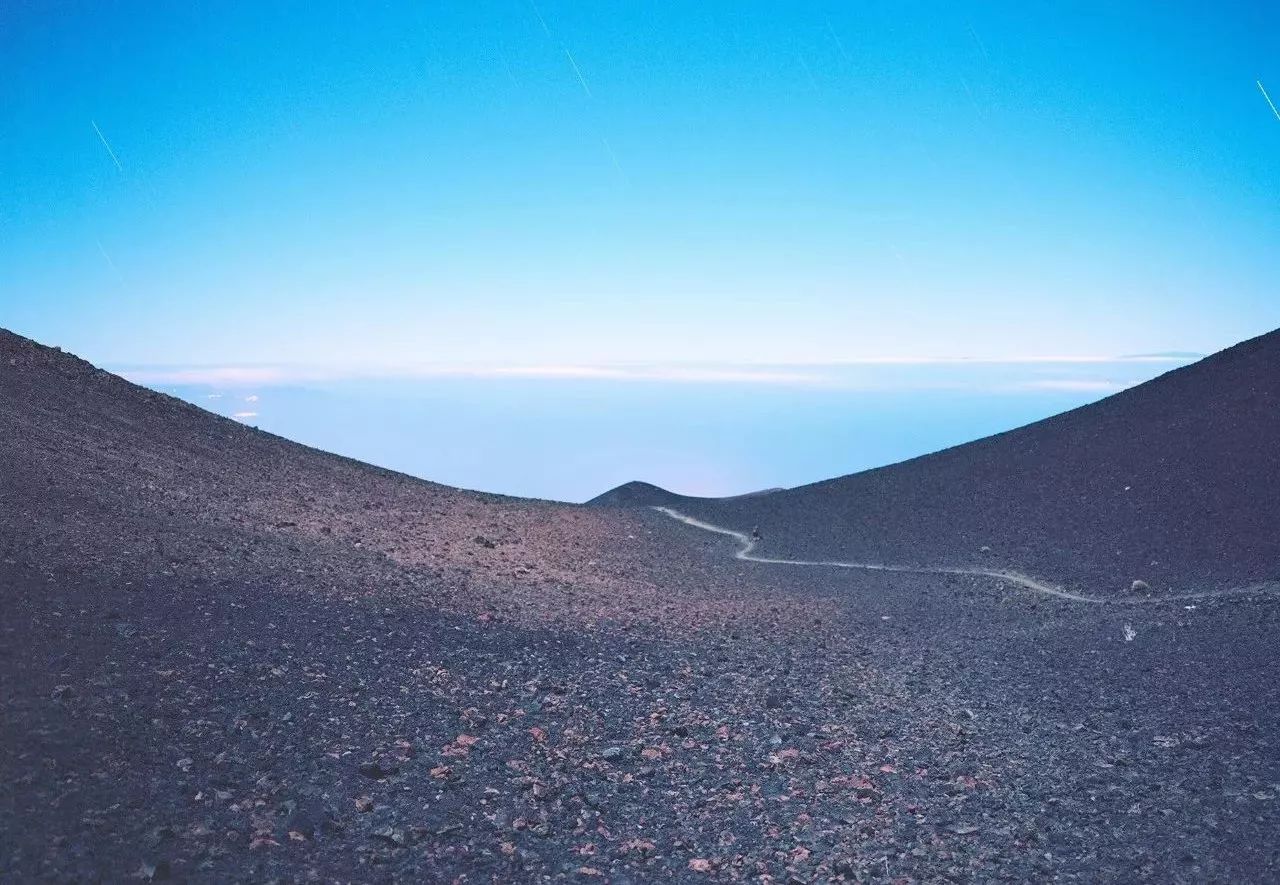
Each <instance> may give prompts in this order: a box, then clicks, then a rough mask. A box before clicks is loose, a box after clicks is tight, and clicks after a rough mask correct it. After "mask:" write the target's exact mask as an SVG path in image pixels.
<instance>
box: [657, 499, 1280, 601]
mask: <svg viewBox="0 0 1280 885" xmlns="http://www.w3.org/2000/svg"><path fill="white" fill-rule="evenodd" d="M650 509H652V510H656V511H658V512H659V513H662V514H664V515H666V516H669V517H671V518H672V519H674V520H677V521H678V522H682V523H684V524H685V525H689V526H693V527H694V528H696V529H701V530H702V531H704V532H712V533H714V534H717V535H725V536H727V537H730V538H733V539H734V540H736V541H737V542H738V544H739V545H740V546H739V548H738V552H737V553H735V554H734V558H736V559H742V560H745V561H747V562H760V563H765V564H767V565H798V566H811V567H812V566H817V567H823V568H844V569H862V570H864V571H873V572H908V573H912V574H919V575H966V576H970V577H972V576H975V575H976V576H980V577H984V578H995V579H996V580H999V581H1007V582H1008V583H1010V584H1016V585H1018V586H1019V587H1025V588H1026V589H1028V590H1032V591H1034V592H1036V593H1042V594H1044V595H1045V596H1056V597H1057V598H1059V599H1067V600H1070V601H1071V602H1088V603H1093V604H1095V605H1151V604H1157V603H1162V602H1187V601H1191V600H1196V599H1211V598H1215V597H1219V596H1246V595H1256V594H1267V595H1271V594H1274V593H1276V591H1277V590H1280V584H1275V583H1268V584H1254V585H1251V586H1248V587H1238V588H1234V589H1230V590H1217V591H1207V592H1204V593H1183V594H1179V595H1176V596H1158V597H1151V598H1145V599H1134V598H1125V597H1120V598H1117V599H1107V598H1104V597H1100V596H1085V595H1083V594H1080V593H1073V592H1071V591H1070V590H1065V589H1063V588H1062V587H1057V586H1054V585H1052V584H1046V583H1045V582H1044V581H1040V580H1037V579H1036V578H1033V577H1031V576H1030V575H1024V574H1022V573H1020V572H1012V571H997V570H993V569H981V568H961V567H952V568H949V567H944V566H914V565H885V564H883V563H872V562H848V561H844V560H838V559H775V558H773V557H768V556H756V555H755V553H754V552H753V551H754V550H755V548H756V540H755V539H754V538H752V537H751V536H750V535H748V534H746V533H744V532H739V531H736V530H734V529H729V528H725V527H724V526H719V525H715V524H713V523H709V522H703V521H702V520H700V519H697V518H695V517H692V516H689V515H688V514H687V513H681V512H680V511H679V510H676V509H675V508H673V507H661V506H653V507H651V508H650Z"/></svg>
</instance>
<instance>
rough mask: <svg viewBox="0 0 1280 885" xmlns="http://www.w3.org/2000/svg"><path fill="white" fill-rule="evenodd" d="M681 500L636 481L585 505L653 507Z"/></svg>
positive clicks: (614, 489)
mask: <svg viewBox="0 0 1280 885" xmlns="http://www.w3.org/2000/svg"><path fill="white" fill-rule="evenodd" d="M681 500H684V499H683V497H682V496H681V495H677V494H676V493H675V492H668V491H667V490H666V489H664V488H662V487H660V486H655V485H653V484H652V483H648V482H641V481H640V480H638V479H637V480H632V481H631V482H626V483H623V484H622V485H620V486H617V487H616V488H612V489H609V491H607V492H605V493H604V494H601V495H596V496H595V497H594V498H592V499H591V500H590V501H587V502H586V504H587V506H589V507H653V506H656V505H659V504H671V503H673V502H676V501H681Z"/></svg>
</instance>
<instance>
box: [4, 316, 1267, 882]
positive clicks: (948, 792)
mask: <svg viewBox="0 0 1280 885" xmlns="http://www.w3.org/2000/svg"><path fill="white" fill-rule="evenodd" d="M778 494H779V495H781V494H784V493H778ZM772 497H775V496H766V498H772ZM761 500H763V499H761ZM732 552H733V545H732V544H731V543H729V542H728V541H727V540H726V539H724V538H722V537H717V536H714V535H710V534H708V533H706V532H701V531H698V530H695V529H691V528H689V527H687V526H684V525H681V524H678V523H676V522H675V521H673V520H671V519H668V518H666V517H664V516H662V515H660V514H657V513H655V512H653V511H651V510H647V509H645V508H634V509H630V510H628V509H623V508H616V507H614V508H609V507H603V508H580V507H569V506H557V505H551V504H546V503H541V502H529V501H516V500H511V499H505V498H498V497H495V496H488V495H477V494H472V493H469V492H463V491H459V490H456V489H449V488H445V487H442V486H438V485H433V484H430V483H424V482H420V481H418V480H414V479H411V478H409V477H405V476H400V475H396V474H392V473H388V472H386V471H382V470H377V469H374V468H371V467H368V466H366V465H361V464H357V463H354V462H351V461H348V460H345V459H341V458H335V457H332V456H329V455H325V454H323V453H320V452H316V451H313V450H310V449H306V448H303V447H301V446H297V445H293V444H291V443H288V442H286V441H284V440H281V439H278V438H275V437H272V436H270V435H268V434H264V433H260V432H257V431H255V430H252V429H250V428H246V427H242V426H239V425H237V424H234V423H232V422H229V421H225V420H222V419H220V418H216V417H215V416H212V415H209V414H208V413H205V412H203V411H201V410H199V409H196V408H193V407H191V406H188V405H185V404H183V403H179V402H177V401H175V400H172V399H169V398H168V397H163V396H159V395H156V394H153V393H149V392H147V391H144V390H141V389H140V388H137V387H134V386H133V385H130V384H127V383H125V382H124V381H122V380H121V379H119V378H115V377H113V376H110V375H108V374H106V373H103V372H100V371H98V370H96V369H94V368H93V367H92V366H89V365H88V364H86V363H84V362H81V361H79V360H77V359H75V358H73V357H70V356H68V355H66V354H62V353H59V352H56V351H53V350H50V349H48V348H43V347H40V346H38V345H35V344H33V343H31V342H29V341H26V340H24V339H20V338H17V337H15V336H12V335H8V334H7V333H3V332H0V613H2V614H3V618H0V880H3V881H6V882H7V881H33V880H49V881H86V882H94V881H113V882H114V881H139V880H141V881H149V880H153V879H155V880H159V879H171V880H176V881H207V882H228V881H244V882H268V881H278V882H296V881H321V882H390V881H403V882H437V881H439V882H461V881H465V882H523V881H539V882H562V881H563V882H584V881H602V882H606V881H607V882H613V883H627V882H633V883H638V882H652V881H682V882H683V881H694V882H710V881H717V882H721V881H746V880H750V881H775V882H822V881H851V882H852V881H856V882H880V881H884V882H914V881H942V880H946V881H972V880H979V881H991V880H1007V881H1028V880H1036V881H1047V880H1057V881H1081V882H1096V881H1123V882H1132V881H1151V882H1169V881H1184V882H1204V881H1224V882H1225V881H1231V882H1239V881H1275V879H1276V877H1277V875H1280V843H1278V842H1277V840H1276V838H1275V835H1276V833H1277V832H1280V678H1277V676H1278V675H1280V674H1278V673H1277V647H1276V640H1275V637H1276V636H1277V635H1280V603H1278V602H1277V599H1275V598H1273V597H1240V596H1237V597H1224V598H1215V599H1204V600H1200V601H1198V602H1197V603H1196V604H1194V605H1184V604H1183V603H1174V602H1160V601H1158V600H1157V601H1145V602H1141V603H1139V604H1129V605H1123V606H1120V605H1084V606H1082V605H1079V604H1077V603H1071V602H1067V601H1064V600H1061V599H1055V598H1044V597H1039V596H1036V595H1034V594H1030V593H1027V592H1025V591H1021V590H1018V589H1016V588H1011V587H1005V586H1002V585H1001V583H1000V582H999V581H992V580H986V579H981V578H976V577H964V578H958V577H956V578H944V577H938V576H928V575H905V574H885V573H878V574H877V573H867V572H848V571H844V572H841V571H836V570H828V569H798V568H792V567H787V566H768V565H762V564H757V563H746V562H741V561H737V560H734V559H733V558H732Z"/></svg>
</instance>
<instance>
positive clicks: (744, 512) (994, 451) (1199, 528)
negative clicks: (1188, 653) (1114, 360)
mask: <svg viewBox="0 0 1280 885" xmlns="http://www.w3.org/2000/svg"><path fill="white" fill-rule="evenodd" d="M683 509H686V510H687V511H689V512H690V513H692V514H693V515H695V516H698V517H700V518H702V519H705V520H707V521H710V522H715V523H718V524H721V525H726V526H731V527H735V528H738V529H742V528H744V527H748V528H749V527H751V526H753V525H758V526H760V528H761V530H762V532H763V535H764V538H765V550H766V552H767V553H768V554H770V555H777V556H783V557H787V558H795V559H846V560H855V561H897V562H905V563H917V564H927V563H936V562H950V563H955V564H957V565H968V566H975V567H977V566H981V567H991V566H996V567H999V568H1013V569H1026V570H1028V571H1030V572H1033V573H1035V574H1039V575H1044V576H1045V577H1047V578H1050V579H1052V580H1055V581H1058V582H1061V583H1065V584H1074V585H1077V586H1084V587H1085V588H1086V589H1089V590H1096V591H1100V592H1115V591H1118V590H1121V589H1124V588H1127V587H1128V586H1129V585H1130V583H1131V582H1132V581H1134V580H1142V581H1146V582H1148V583H1150V584H1151V585H1152V586H1154V587H1157V588H1163V589H1171V590H1176V589H1186V588H1188V587H1196V588H1202V589H1209V588H1213V587H1229V586H1239V585H1243V584H1249V583H1254V582H1260V581H1270V580H1275V579H1276V578H1277V577H1280V536H1278V535H1277V533H1276V532H1275V531H1274V529H1273V527H1274V526H1275V525H1276V524H1277V523H1278V522H1280V331H1275V332H1271V333H1268V334H1266V335H1262V336H1259V337H1257V338H1253V339H1250V340H1248V341H1245V342H1242V343H1240V344H1237V345H1235V346H1234V347H1231V348H1228V349H1226V350H1223V351H1221V352H1219V353H1216V354H1214V355H1212V356H1209V357H1207V358H1205V359H1203V360H1201V361H1200V362H1197V363H1193V364H1191V365H1189V366H1184V367H1180V368H1178V369H1175V370H1173V371H1171V372H1168V373H1166V374H1164V375H1161V376H1160V377H1158V378H1156V379H1154V380H1152V381H1148V382H1146V383H1144V384H1140V385H1137V386H1135V387H1132V388H1129V389H1128V390H1124V391H1122V392H1120V393H1117V394H1115V395H1113V396H1110V397H1108V398H1106V399H1103V400H1101V401H1099V402H1096V403H1093V404H1090V405H1087V406H1083V407H1081V408H1078V409H1074V410H1072V411H1070V412H1065V413H1063V414H1060V415H1057V416H1054V417H1052V418H1048V419H1046V420H1044V421H1039V422H1037V423H1034V424H1030V425H1027V426H1025V427H1021V428H1018V429H1016V430H1011V431H1008V432H1006V433H1001V434H997V435H995V436H991V437H987V438H985V439H981V440H977V441H975V442H971V443H966V444H964V445H960V446H956V447H954V448H950V449H946V450H943V451H940V452H936V453H934V454H931V455H925V456H923V457H920V458H915V459H912V460H910V461H904V462H901V463H899V464H894V465H890V466H887V467H881V468H877V469H875V470H869V471H866V472H863V473H857V474H851V475H848V476H843V477H839V478H836V479H830V480H825V481H823V482H819V483H815V484H812V485H808V486H801V487H799V488H794V489H790V490H787V491H782V492H778V493H775V494H773V495H768V496H765V497H761V498H739V499H719V500H698V499H692V500H686V501H685V502H684V504H683ZM984 548H985V549H984Z"/></svg>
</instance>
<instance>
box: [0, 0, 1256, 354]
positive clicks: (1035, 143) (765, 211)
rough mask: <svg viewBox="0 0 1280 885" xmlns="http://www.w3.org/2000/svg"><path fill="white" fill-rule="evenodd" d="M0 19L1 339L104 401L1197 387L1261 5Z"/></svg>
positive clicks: (46, 9) (1244, 147)
mask: <svg viewBox="0 0 1280 885" xmlns="http://www.w3.org/2000/svg"><path fill="white" fill-rule="evenodd" d="M1152 9H1153V4H1150V3H1145V2H1144V3H1132V4H1125V3H1114V2H1105V3H1101V2H1100V3H1088V4H1026V3H1023V2H1000V3H975V4H963V3H961V4H956V3H949V2H948V3H874V2H873V3H857V4H846V3H835V2H828V3H803V2H801V3H777V4H761V3H751V2H743V0H733V2H707V3H697V4H689V3H675V2H670V3H668V2H658V3H655V2H643V3H614V2H611V3H590V4H587V3H570V2H565V0H561V2H555V0H539V2H538V3H537V5H535V4H534V3H531V2H527V0H468V2H465V3H464V2H459V3H450V4H441V3H431V2H415V3H404V4H399V3H390V4H381V5H377V6H375V5H374V4H363V3H362V4H354V3H334V2H324V0H313V2H308V3H292V4H281V3H274V2H261V0H259V2H253V3H238V4H234V3H221V2H219V3H197V2H184V3H176V4H154V3H142V2H137V3H133V2H120V3H55V2H27V3H24V2H21V0H17V2H15V0H8V2H5V3H3V4H2V8H0V325H3V326H6V327H9V328H12V329H14V330H16V331H19V332H21V333H24V334H27V335H31V336H33V337H36V338H38V339H41V340H43V341H45V342H47V343H51V344H60V345H62V346H63V347H64V348H68V349H71V350H74V351H76V352H78V353H80V354H82V355H84V356H86V357H88V358H91V359H93V360H95V361H98V362H106V363H108V364H111V363H116V364H119V363H129V364H134V365H137V364H148V363H154V364H160V363H163V364H214V365H234V364H254V363H279V362H300V363H308V364H312V365H315V364H332V365H350V364H357V363H360V364H389V365H390V364H395V365H399V364H406V363H418V362H438V361H446V362H459V361H479V362H486V361H487V362H499V361H500V362H515V363H530V364H544V363H556V364H560V363H580V362H602V361H615V360H646V361H678V360H712V361H720V362H735V363H736V362H775V363H785V362H794V361H805V362H814V361H817V362H821V361H838V360H849V359H865V358H883V357H916V356H940V355H966V356H981V357H1016V356H1025V355H1035V354H1045V353H1051V354H1058V355H1115V354H1130V353H1142V352H1150V351H1166V350H1193V351H1205V352H1207V351H1212V350H1216V349H1218V348H1220V347H1223V346H1225V345H1227V344H1230V343H1232V342H1234V341H1236V340H1239V339H1242V338H1245V337H1250V336H1252V335H1255V334H1258V333H1260V332H1263V331H1266V330H1268V329H1271V328H1273V327H1276V326H1280V288H1278V286H1277V281H1278V280H1280V113H1277V112H1276V111H1275V110H1274V109H1273V108H1272V107H1271V106H1270V105H1269V104H1268V101H1267V99H1266V97H1265V96H1264V94H1263V89H1261V88H1260V87H1259V85H1258V81H1261V83H1262V84H1263V86H1264V87H1266V88H1268V89H1269V90H1270V92H1271V96H1272V98H1273V99H1275V100H1278V101H1280V5H1277V4H1274V3H1257V2H1248V3H1221V2H1214V3H1208V2H1206V3H1179V2H1175V3H1170V4H1161V5H1160V7H1158V11H1157V12H1153V11H1152Z"/></svg>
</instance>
